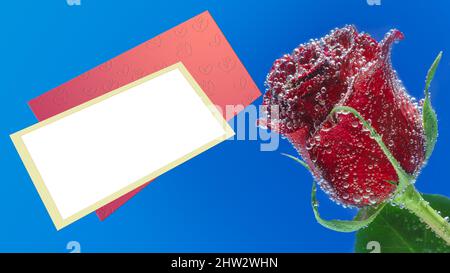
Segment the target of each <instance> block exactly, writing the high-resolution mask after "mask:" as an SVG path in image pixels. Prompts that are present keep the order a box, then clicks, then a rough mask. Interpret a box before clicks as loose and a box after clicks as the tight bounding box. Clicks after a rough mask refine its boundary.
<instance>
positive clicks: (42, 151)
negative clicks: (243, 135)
mask: <svg viewBox="0 0 450 273" xmlns="http://www.w3.org/2000/svg"><path fill="white" fill-rule="evenodd" d="M113 92H115V93H112V94H106V95H105V96H102V97H99V98H98V99H96V100H94V101H91V102H88V103H87V104H86V105H81V106H80V107H79V108H78V109H77V108H75V109H72V110H69V111H68V112H64V113H62V114H60V115H57V116H55V117H54V118H52V119H50V120H47V121H44V122H41V123H38V124H36V125H34V126H32V127H30V128H27V129H25V130H22V131H20V132H18V133H16V134H15V135H13V136H12V138H13V140H14V142H15V144H16V147H17V149H18V151H19V153H20V154H21V157H22V159H23V161H24V162H25V165H26V166H27V169H28V171H29V172H30V174H31V176H32V178H33V181H34V183H35V184H36V186H37V187H38V189H40V193H41V197H42V198H43V199H44V202H45V203H46V205H47V208H48V209H49V211H50V214H51V216H52V218H53V220H54V222H55V225H56V226H57V228H61V227H63V226H65V225H67V224H69V223H70V222H73V221H75V220H77V219H78V218H80V217H82V216H84V215H85V214H87V213H90V212H92V211H94V210H95V209H97V208H99V207H101V206H102V205H104V204H106V203H108V202H109V201H111V200H113V199H114V198H115V197H118V196H120V195H122V194H125V193H126V192H129V191H131V190H133V189H135V188H137V187H138V186H140V185H142V184H144V183H145V182H147V181H148V180H150V179H152V178H155V177H156V176H158V175H159V174H161V173H163V172H165V171H167V170H168V169H170V168H173V167H174V166H176V165H178V164H180V163H182V162H184V161H186V160H188V159H189V158H191V157H193V156H195V155H196V154H198V153H200V152H201V151H203V150H206V149H208V148H209V147H211V146H213V145H215V144H217V143H219V142H221V141H223V140H225V139H226V138H228V137H230V136H232V134H233V132H232V130H231V128H230V127H229V126H228V125H227V124H226V122H225V120H224V119H223V118H222V116H221V115H220V114H219V113H218V111H217V110H216V109H215V108H214V107H213V106H212V105H211V103H210V102H209V100H208V99H207V97H206V95H205V94H204V93H203V92H202V91H201V90H200V88H199V87H198V85H196V83H195V82H194V81H193V80H192V78H191V77H190V75H189V74H188V73H187V71H186V70H185V68H184V66H182V65H181V64H177V65H174V66H172V67H169V68H167V69H165V70H164V71H160V72H158V73H156V75H151V76H149V77H147V79H145V78H144V79H141V80H139V81H138V82H135V83H132V84H130V86H126V87H124V88H121V89H119V90H116V91H113ZM41 183H42V184H43V185H41ZM46 195H48V196H46ZM46 198H49V199H51V200H45V199H46ZM47 203H48V204H47ZM52 206H54V207H56V210H57V213H56V212H52V211H51V210H52ZM52 214H53V215H52ZM59 217H60V218H61V219H58V218H59ZM55 218H56V219H55Z"/></svg>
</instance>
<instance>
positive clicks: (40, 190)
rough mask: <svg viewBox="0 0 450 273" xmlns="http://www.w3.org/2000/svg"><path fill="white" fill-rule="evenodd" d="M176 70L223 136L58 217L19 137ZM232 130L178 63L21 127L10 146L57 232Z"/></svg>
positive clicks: (229, 133) (224, 137)
mask: <svg viewBox="0 0 450 273" xmlns="http://www.w3.org/2000/svg"><path fill="white" fill-rule="evenodd" d="M176 69H178V70H180V72H181V73H182V74H183V76H184V77H185V78H186V79H187V80H188V82H189V83H190V84H191V86H192V88H193V89H194V90H195V91H196V93H197V94H198V95H199V97H200V98H201V99H202V101H203V103H204V104H205V105H206V106H207V107H208V109H209V110H210V111H211V113H212V114H213V115H214V117H215V118H216V119H217V121H219V122H220V123H221V124H222V126H223V129H224V131H225V134H224V135H223V136H221V137H219V138H217V139H214V140H213V141H211V142H209V143H207V144H205V145H203V146H202V147H200V148H198V149H196V150H194V151H192V152H191V153H189V154H187V155H185V156H183V157H181V158H179V159H177V160H175V161H173V162H172V163H170V164H168V165H167V166H165V167H162V168H160V169H158V170H156V171H155V172H153V173H151V174H149V175H147V176H145V177H143V178H141V179H139V180H138V181H136V182H134V183H132V184H130V185H128V186H127V187H125V188H123V189H121V190H119V191H117V192H116V193H114V194H112V195H110V196H108V197H106V198H104V199H102V200H100V201H99V202H97V203H95V204H93V205H91V206H89V207H87V208H85V209H83V210H81V211H80V212H78V213H76V214H74V215H72V216H70V217H68V218H67V219H63V218H62V216H61V214H60V213H59V211H58V209H57V207H56V204H55V202H54V200H53V198H52V197H51V195H50V192H49V191H48V189H47V187H46V186H45V183H44V181H43V180H42V177H41V175H40V173H39V171H38V169H37V168H36V165H35V164H34V162H33V159H32V158H31V155H30V154H29V152H28V150H27V148H26V146H25V144H24V142H23V140H22V136H23V135H25V134H27V133H29V132H31V131H34V130H36V129H38V128H40V127H43V126H45V125H47V124H50V123H52V122H55V121H57V120H60V119H62V118H64V117H66V116H69V115H71V114H73V113H76V112H78V111H81V110H82V109H84V108H87V107H89V106H92V105H94V104H96V103H99V102H101V101H103V100H106V99H108V98H110V97H112V96H114V95H117V94H119V93H122V92H124V91H126V90H128V89H130V88H132V87H135V86H137V85H139V84H142V83H144V82H146V81H148V80H151V79H153V78H156V77H158V76H160V75H163V74H165V73H167V72H170V71H172V70H176ZM234 134H235V133H234V131H233V129H231V127H230V126H229V125H228V123H227V122H226V120H225V119H224V118H223V116H222V114H221V113H220V112H219V111H218V109H217V108H216V107H215V105H214V104H213V103H212V102H211V101H210V99H209V98H208V96H207V95H206V94H205V93H204V92H203V90H202V89H201V87H200V86H199V85H198V84H197V82H196V81H195V79H194V78H193V77H192V76H191V74H190V73H189V71H188V70H187V69H186V67H185V66H184V65H183V64H182V63H181V62H178V63H176V64H174V65H171V66H169V67H167V68H164V69H162V70H160V71H158V72H155V73H153V74H150V75H148V76H146V77H144V78H141V79H139V80H137V81H134V82H132V83H130V84H128V85H125V86H122V87H121V88H118V89H116V90H113V91H111V92H109V93H107V94H104V95H102V96H100V97H97V98H95V99H93V100H90V101H88V102H86V103H83V104H81V105H78V106H76V107H74V108H72V109H70V110H67V111H65V112H62V113H60V114H58V115H55V116H53V117H51V118H49V119H47V120H45V121H42V122H39V123H37V124H34V125H32V126H30V127H28V128H25V129H23V130H21V131H19V132H16V133H14V134H12V135H11V136H10V137H11V139H12V141H13V143H14V146H15V147H16V149H17V151H18V153H19V155H20V157H21V159H22V161H23V164H24V165H25V168H26V169H27V171H28V173H29V174H30V177H31V180H32V181H33V183H34V185H35V187H36V189H37V191H38V193H39V195H40V197H41V199H42V200H43V202H44V204H45V207H46V208H47V211H48V213H49V214H50V217H51V218H52V220H53V223H54V224H55V227H56V229H57V230H60V229H61V228H63V227H65V226H67V225H69V224H71V223H73V222H75V221H77V220H78V219H80V218H82V217H84V216H86V215H87V214H89V213H91V212H93V211H95V210H96V209H98V208H100V207H102V206H104V205H106V204H108V203H110V202H111V201H113V200H115V199H117V198H119V197H121V196H123V195H124V194H126V193H128V192H130V191H132V190H134V189H136V188H138V187H140V186H141V185H143V184H145V183H147V182H148V181H150V180H152V179H154V178H156V177H158V176H160V175H161V174H163V173H165V172H167V171H168V170H170V169H172V168H174V167H176V166H178V165H180V164H182V163H184V162H186V161H187V160H189V159H191V158H193V157H194V156H196V155H198V154H200V153H202V152H204V151H206V150H208V149H209V148H211V147H213V146H215V145H217V144H218V143H220V142H222V141H224V140H226V139H228V138H230V137H232V136H233V135H234Z"/></svg>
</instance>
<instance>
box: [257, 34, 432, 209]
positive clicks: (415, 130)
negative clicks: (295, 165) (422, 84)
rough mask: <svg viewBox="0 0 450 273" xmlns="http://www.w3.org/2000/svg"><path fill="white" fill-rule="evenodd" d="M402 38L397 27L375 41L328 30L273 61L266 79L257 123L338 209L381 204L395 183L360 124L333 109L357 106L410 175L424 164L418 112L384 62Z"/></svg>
mask: <svg viewBox="0 0 450 273" xmlns="http://www.w3.org/2000/svg"><path fill="white" fill-rule="evenodd" d="M401 39H403V34H402V33H401V32H400V31H398V30H392V31H390V32H389V33H388V34H387V35H386V37H385V38H384V40H383V41H381V42H379V43H378V42H377V41H376V40H374V39H373V38H372V37H370V36H369V35H368V34H364V33H358V32H357V30H356V29H355V27H353V26H346V27H344V28H342V29H335V30H334V31H332V32H331V33H330V34H329V35H327V36H325V37H323V38H321V39H320V40H311V41H310V42H309V43H307V44H302V45H300V46H299V47H298V48H296V49H295V50H294V51H293V52H292V53H291V54H289V55H285V56H283V57H282V58H280V59H278V60H276V61H275V63H274V64H273V67H272V69H271V71H270V73H269V74H268V76H267V81H266V86H267V92H266V94H265V95H264V99H263V105H265V106H266V107H267V108H266V109H267V119H266V120H263V121H262V122H263V123H265V124H264V125H265V126H267V127H268V128H270V129H272V130H275V131H277V132H279V133H280V134H283V135H284V136H286V138H287V139H288V140H289V141H290V142H291V143H292V144H293V145H294V147H295V148H296V150H297V151H298V153H299V154H300V155H301V157H302V158H303V159H304V161H305V162H306V163H307V164H308V166H309V167H310V169H311V171H312V172H313V175H314V177H315V179H316V180H317V181H318V183H319V185H320V186H321V188H322V189H323V190H324V191H325V192H326V193H328V194H329V196H330V197H331V198H332V199H333V200H334V201H336V202H337V203H340V204H342V205H344V206H354V207H363V206H367V205H375V204H379V203H381V202H382V201H384V200H386V199H387V198H389V197H390V196H391V195H392V194H393V192H394V191H395V189H396V184H395V183H397V181H398V178H397V174H396V171H395V170H394V168H393V167H392V165H391V163H390V161H389V160H388V158H387V157H386V155H385V154H384V153H383V151H382V150H381V148H380V147H379V145H378V144H377V143H376V141H375V140H374V139H372V138H371V136H370V133H369V131H368V130H367V129H366V128H364V127H363V126H362V124H361V122H360V121H359V120H358V119H357V118H356V117H355V116H354V115H353V114H349V113H343V112H341V113H337V114H336V115H330V112H331V111H332V109H333V108H334V107H336V106H349V107H352V108H354V109H356V110H357V111H358V112H359V113H360V114H361V115H362V117H363V118H364V119H365V120H366V121H368V122H369V123H370V124H371V125H372V127H373V128H374V129H375V130H376V131H377V132H378V134H379V135H381V136H382V140H383V142H384V143H385V144H386V146H387V147H388V149H389V150H390V152H391V154H392V155H393V156H394V157H395V159H396V160H397V161H398V162H399V163H400V165H401V167H402V168H403V169H404V170H405V171H406V172H407V173H409V174H417V172H418V171H419V170H420V168H421V166H422V165H423V163H424V158H425V137H424V129H423V125H422V117H421V114H420V109H419V106H418V105H417V103H415V102H414V99H413V98H411V97H410V96H409V95H408V94H407V93H406V90H405V88H404V87H403V85H402V83H401V82H400V81H399V80H398V77H397V75H396V73H395V71H394V70H393V69H392V65H391V61H390V51H391V46H392V44H393V43H394V42H395V41H396V40H401ZM274 109H277V111H278V114H277V115H276V116H275V115H273V114H272V116H271V113H272V112H273V110H274Z"/></svg>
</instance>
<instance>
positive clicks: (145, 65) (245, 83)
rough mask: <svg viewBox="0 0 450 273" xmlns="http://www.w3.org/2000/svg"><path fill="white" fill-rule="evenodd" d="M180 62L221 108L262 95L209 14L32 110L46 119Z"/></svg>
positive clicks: (102, 214) (37, 101) (42, 99)
mask: <svg viewBox="0 0 450 273" xmlns="http://www.w3.org/2000/svg"><path fill="white" fill-rule="evenodd" d="M180 61H181V62H182V63H183V64H184V65H185V66H186V68H187V69H188V70H189V72H190V73H191V74H192V76H193V77H194V78H195V80H196V81H197V82H198V84H199V85H200V86H201V87H202V89H203V91H204V92H205V93H206V94H207V95H208V97H209V98H210V99H211V101H212V102H213V103H214V104H216V105H217V106H219V107H222V109H225V106H226V105H243V106H248V105H249V104H251V103H252V102H253V101H254V100H255V99H256V98H258V97H259V96H260V95H261V93H260V91H259V90H258V87H257V86H256V84H255V83H254V81H253V80H252V78H251V77H250V75H249V74H248V72H247V71H246V69H245V67H244V66H243V65H242V63H241V62H240V61H239V58H238V57H237V56H236V54H235V53H234V51H233V49H232V48H231V46H230V44H229V43H228V42H227V40H226V38H225V36H224V35H223V33H222V32H221V30H220V29H219V27H218V26H217V24H216V23H215V21H214V19H213V18H212V17H211V15H210V14H209V12H207V11H206V12H203V13H202V14H200V15H197V16H195V17H194V18H191V19H189V20H188V21H186V22H184V23H182V24H180V25H178V26H176V27H174V28H172V29H170V30H168V31H166V32H164V33H162V34H160V35H158V36H156V37H155V38H153V39H150V40H148V41H146V42H144V43H142V44H140V45H139V46H137V47H135V48H133V49H131V50H129V51H127V52H125V53H123V54H121V55H119V56H117V57H115V58H113V59H111V60H109V61H107V62H105V63H103V64H101V65H99V66H97V67H95V68H93V69H91V70H89V71H87V72H86V73H84V74H82V75H80V76H78V77H76V78H74V79H72V80H70V81H68V82H66V83H64V84H62V85H60V86H58V87H56V88H54V89H52V90H50V91H48V92H47V93H44V94H42V95H41V96H39V97H37V98H34V99H32V100H31V101H29V106H30V108H31V110H32V111H33V112H34V114H35V115H36V117H37V119H38V120H39V121H42V120H45V119H47V118H49V117H52V116H54V115H56V114H59V113H61V112H63V111H66V110H68V109H70V108H73V107H75V106H77V105H80V104H82V103H84V102H86V101H89V100H91V99H93V98H96V97H98V96H100V95H103V94H105V93H107V92H110V91H112V90H115V89H117V88H119V87H121V86H123V85H126V84H128V83H130V82H133V81H135V80H137V79H139V78H142V77H143V76H146V75H149V74H151V73H154V72H156V71H159V70H161V69H163V68H165V67H167V66H170V65H172V64H175V63H177V62H180ZM150 182H151V181H150ZM150 182H149V183H150ZM147 185H148V183H147V184H145V185H143V186H141V187H140V188H137V189H136V190H134V191H132V192H129V193H128V194H125V195H123V196H122V197H120V198H118V199H116V200H114V201H113V202H111V203H109V204H108V205H106V206H104V207H102V208H100V209H98V210H97V211H96V213H97V215H98V217H99V218H100V219H101V220H104V219H105V218H106V217H108V216H109V215H110V214H111V213H113V212H114V211H115V210H117V209H118V208H119V207H120V206H122V205H123V204H124V203H125V202H127V201H128V200H129V199H130V198H131V197H133V196H134V195H135V194H137V193H138V192H139V191H140V190H142V189H143V188H144V187H145V186H147Z"/></svg>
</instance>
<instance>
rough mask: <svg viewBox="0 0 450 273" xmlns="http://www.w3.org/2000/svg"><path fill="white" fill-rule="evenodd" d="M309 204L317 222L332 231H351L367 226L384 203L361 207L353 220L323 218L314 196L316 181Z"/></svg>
mask: <svg viewBox="0 0 450 273" xmlns="http://www.w3.org/2000/svg"><path fill="white" fill-rule="evenodd" d="M311 205H312V207H313V211H314V216H315V217H316V220H317V222H318V223H319V224H321V225H322V226H324V227H326V228H329V229H331V230H334V231H339V232H353V231H357V230H360V229H362V228H365V227H367V226H368V225H369V224H370V223H372V221H374V220H375V218H376V217H377V215H378V214H379V213H380V211H381V210H382V209H383V207H384V206H385V204H380V205H378V206H377V207H367V208H364V209H361V210H360V211H359V213H358V216H357V217H356V218H355V219H354V220H325V219H323V218H321V217H320V214H319V204H318V202H317V198H316V183H315V182H313V188H312V191H311Z"/></svg>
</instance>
